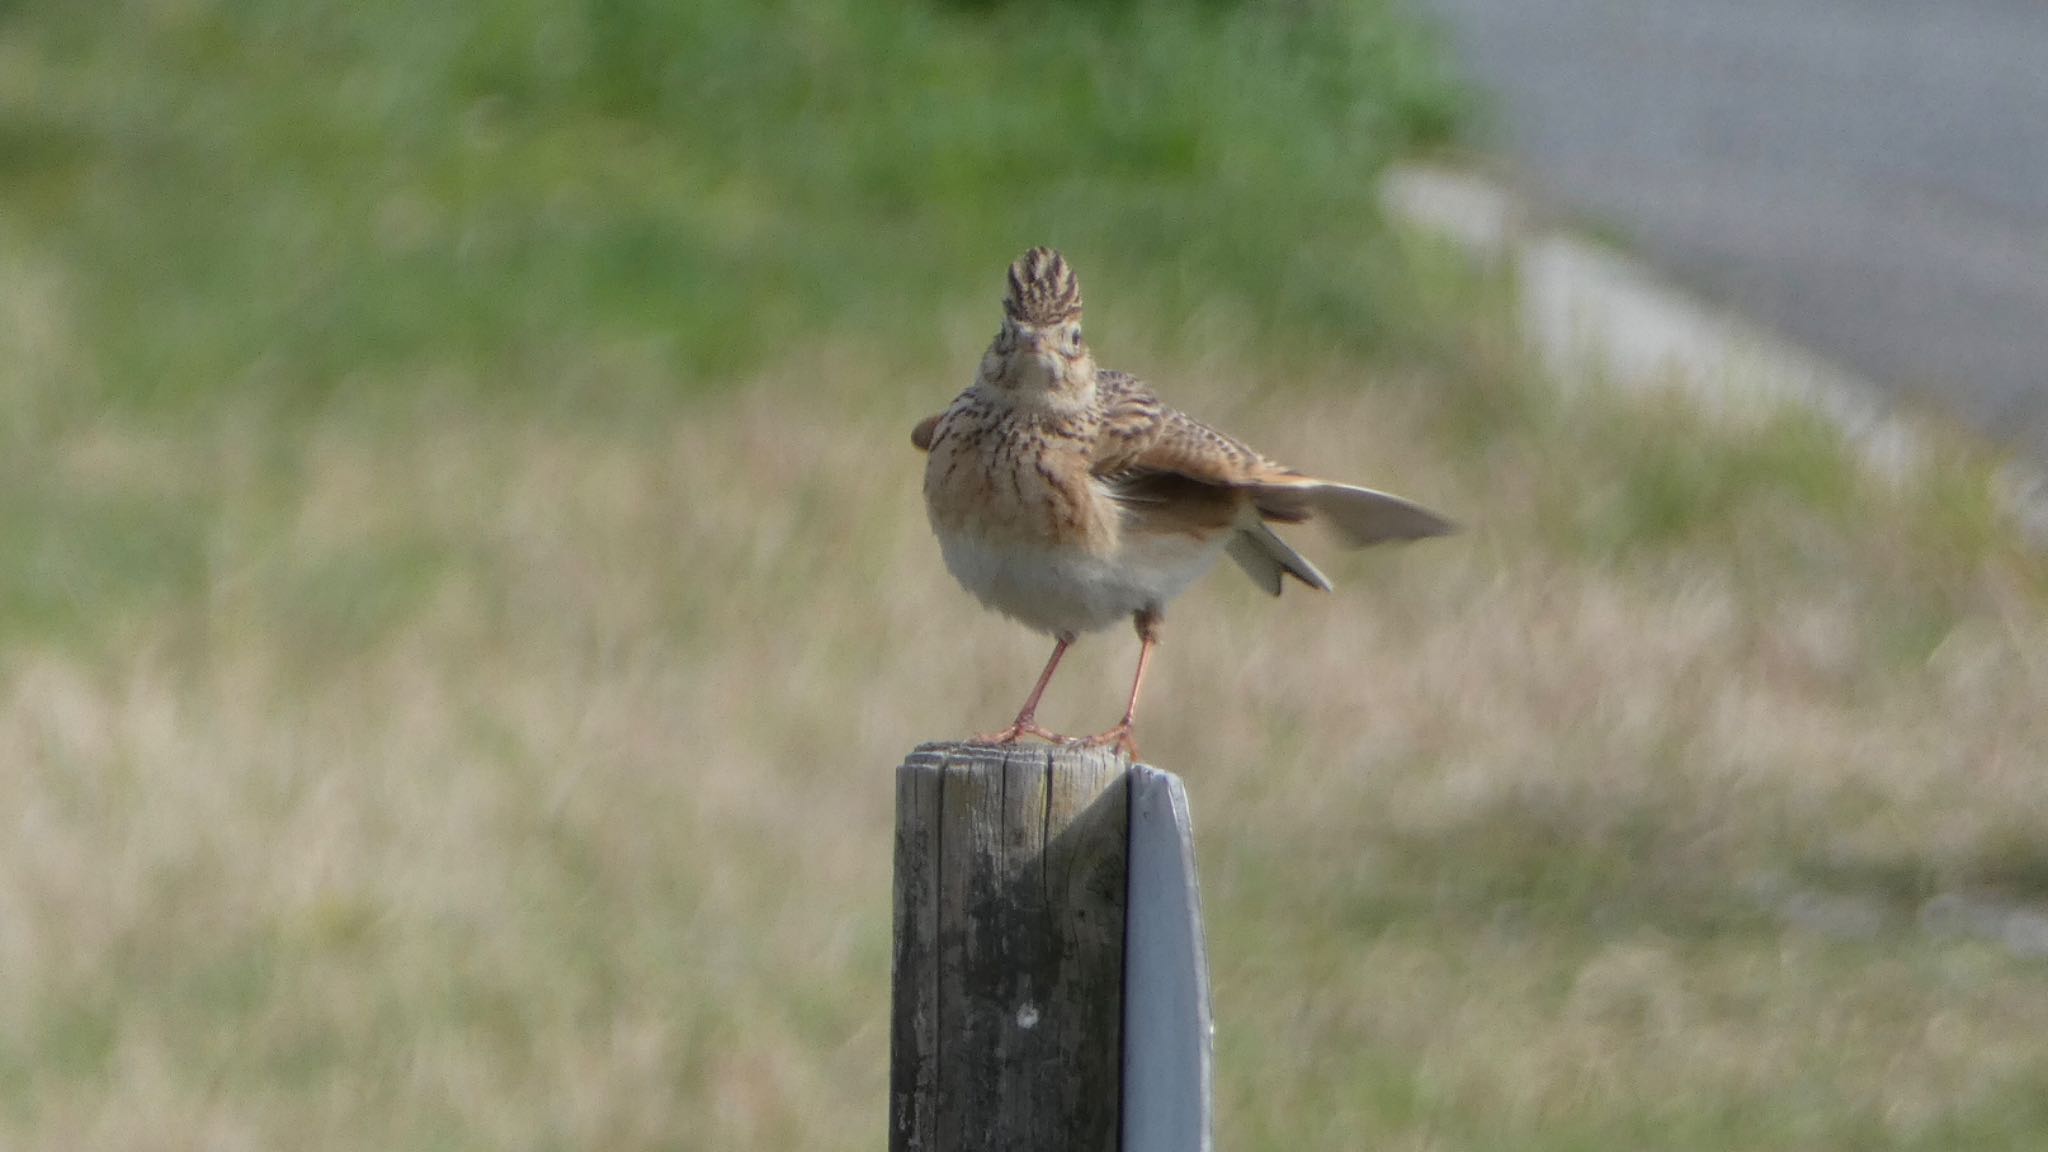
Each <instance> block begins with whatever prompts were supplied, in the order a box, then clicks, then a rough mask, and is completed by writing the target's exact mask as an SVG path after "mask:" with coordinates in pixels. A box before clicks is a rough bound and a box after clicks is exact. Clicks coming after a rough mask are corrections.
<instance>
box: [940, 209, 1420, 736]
mask: <svg viewBox="0 0 2048 1152" xmlns="http://www.w3.org/2000/svg"><path fill="white" fill-rule="evenodd" d="M910 438H911V442H912V443H913V444H915V445H917V447H919V448H921V449H924V450H926V451H927V452H929V453H930V456H929V458H928V459H927V460H926V461H925V472H924V498H925V508H926V511H927V512H928V513H929V514H930V517H931V524H932V531H933V532H934V533H935V534H937V536H938V538H939V550H940V551H941V552H942V553H943V554H944V556H945V559H946V567H947V569H948V570H950V571H951V572H952V573H953V576H954V578H955V579H957V580H959V581H960V583H961V585H962V586H964V587H965V588H966V589H967V590H968V591H969V592H972V593H974V595H975V596H976V597H977V598H979V599H980V600H981V602H982V603H983V604H985V605H987V606H988V607H990V608H993V609H995V610H996V611H998V612H1001V613H1003V614H1004V615H1006V616H1009V617H1011V618H1013V619H1015V620H1017V621H1019V622H1020V623H1023V624H1025V625H1028V626H1029V627H1032V628H1035V629H1037V630H1038V631H1041V632H1044V633H1047V634H1049V635H1050V636H1052V637H1053V640H1054V645H1053V650H1052V658H1051V659H1050V660H1047V661H1046V664H1045V671H1044V672H1042V673H1040V674H1039V677H1038V683H1037V685H1036V686H1034V687H1033V688H1032V689H1031V695H1030V697H1029V698H1027V699H1026V700H1025V701H1024V707H1023V708H1022V709H1021V710H1020V711H1019V712H1018V713H1017V719H1016V720H1015V721H1014V722H1013V723H1012V724H1011V725H1010V726H1009V727H1008V728H1005V729H1003V730H1002V731H1001V732H995V733H990V734H988V735H986V736H979V737H976V739H977V740H979V741H984V742H994V743H1001V744H1008V743H1014V742H1016V741H1018V740H1021V739H1023V738H1024V737H1026V736H1036V737H1038V738H1040V739H1044V740H1050V741H1054V742H1056V743H1072V742H1075V741H1074V740H1073V739H1072V738H1071V737H1066V736H1061V735H1058V734H1056V733H1053V732H1049V731H1047V730H1046V729H1045V728H1043V727H1041V726H1040V725H1039V724H1038V721H1037V712H1038V702H1039V698H1040V697H1042V696H1043V695H1044V694H1045V686H1046V685H1047V684H1048V683H1050V682H1051V681H1052V674H1053V670H1054V669H1056V668H1058V667H1059V663H1060V657H1061V656H1063V655H1065V654H1066V651H1067V647H1068V645H1070V644H1072V643H1073V642H1074V639H1075V637H1077V636H1079V635H1080V634H1081V633H1083V632H1094V631H1097V630H1099V629H1103V628H1107V627H1110V626H1111V625H1113V624H1115V623H1116V622H1117V621H1119V620H1125V619H1128V620H1132V621H1134V622H1135V623H1136V625H1137V629H1138V639H1139V648H1138V670H1137V673H1136V675H1134V676H1133V677H1132V678H1131V695H1130V700H1129V702H1128V703H1127V704H1126V705H1125V707H1124V717H1123V720H1122V721H1121V722H1119V723H1118V724H1117V725H1116V726H1115V727H1113V728H1111V729H1109V730H1108V731H1107V732H1104V733H1102V734H1101V735H1099V736H1092V737H1089V738H1087V739H1086V740H1085V741H1083V742H1085V743H1089V744H1113V745H1116V746H1117V747H1119V748H1121V749H1123V750H1124V751H1125V752H1127V753H1131V754H1133V755H1135V753H1136V742H1135V741H1134V739H1133V738H1132V731H1131V730H1132V724H1133V723H1134V722H1135V719H1136V715H1137V711H1138V693H1139V692H1140V691H1141V690H1143V688H1144V686H1145V666H1146V664H1147V663H1148V662H1150V660H1151V658H1152V648H1153V645H1154V644H1156V643H1157V642H1158V637H1159V621H1160V617H1161V613H1162V612H1163V611H1164V609H1165V607H1166V602H1167V601H1168V600H1171V599H1173V598H1174V597H1175V596H1177V595H1179V594H1180V593H1181V592H1182V591H1184V590H1185V589H1186V588H1187V586H1188V585H1189V584H1191V583H1193V582H1194V580H1195V578H1196V577H1198V576H1200V575H1201V574H1202V573H1203V572H1205V571H1207V570H1208V569H1209V566H1210V565H1212V564H1214V563H1215V562H1216V558H1217V557H1218V556H1221V555H1224V554H1226V553H1227V554H1228V555H1229V556H1230V558H1231V559H1232V560H1235V561H1236V562H1237V564H1238V566H1239V567H1240V568H1243V569H1244V570H1245V572H1246V574H1248V575H1249V576H1251V578H1252V580H1253V581H1254V582H1255V583H1257V584H1258V585H1259V587H1261V588H1264V589H1265V590H1266V591H1267V592H1270V593H1272V594H1273V595H1275V596H1278V595H1279V594H1280V586H1281V584H1282V582H1283V580H1284V578H1285V577H1289V576H1292V577H1293V578H1294V579H1296V580H1299V581H1301V582H1302V583H1303V584H1306V585H1308V586H1309V587H1311V588H1318V589H1322V590H1324V591H1328V590H1329V588H1330V582H1329V580H1328V579H1326V578H1324V576H1323V574H1322V573H1321V572H1318V571H1316V569H1315V565H1313V564H1310V563H1309V562H1308V561H1307V560H1304V559H1302V557H1301V556H1300V555H1299V554H1298V553H1296V552H1295V551H1294V549H1292V548H1290V547H1288V546H1287V543H1286V542H1285V541H1283V540H1281V539H1280V537H1279V536H1277V535H1275V534H1274V533H1273V530H1272V529H1271V528H1269V527H1267V524H1268V523H1279V524H1299V523H1302V522H1304V521H1308V520H1321V521H1322V522H1324V523H1326V524H1327V525H1329V526H1330V528H1332V529H1333V530H1334V531H1335V532H1336V535H1337V536H1338V538H1339V539H1340V540H1342V541H1343V542H1344V543H1345V544H1347V545H1350V546H1351V547H1354V548H1359V547H1364V546H1365V545H1368V544H1377V543H1380V542H1382V541H1388V540H1417V539H1421V538H1423V537H1427V536H1442V535H1446V534H1447V533H1449V532H1451V531H1453V526H1452V524H1451V523H1450V521H1448V520H1445V519H1444V518H1443V517H1441V516H1438V515H1437V514H1436V513H1434V512H1430V511H1428V510H1427V509H1425V508H1422V507H1419V506H1418V505H1415V504H1411V503H1409V502H1408V501H1406V500H1403V499H1401V498H1400V497H1398V496H1390V495H1388V494H1387V493H1385V492H1375V491H1373V490H1372V489H1370V488H1356V487H1352V486H1351V485H1348V484H1334V483H1331V482H1329V481H1327V480H1318V479H1316V478H1315V477H1313V476H1304V475H1302V474H1301V473H1299V472H1296V471H1294V470H1293V469H1291V468H1286V467H1282V466H1281V465H1279V464H1276V463H1274V462H1273V461H1271V460H1268V459H1266V458H1265V457H1264V456H1261V455H1259V454H1258V453H1257V452H1254V451H1252V450H1251V449H1250V448H1248V447H1246V446H1245V445H1244V444H1242V443H1240V442H1239V441H1237V440H1234V439H1232V438H1231V437H1229V436H1226V435H1224V434H1223V433H1221V432H1218V431H1216V430H1215V429H1213V428H1210V427H1209V426H1207V425H1205V424H1202V423H1199V422H1197V421H1195V420H1193V419H1191V418H1189V417H1187V416H1184V415H1182V414H1181V413H1179V412H1176V411H1174V410H1173V409H1172V408H1169V407H1167V406H1166V405H1165V404H1163V403H1161V402H1160V400H1159V398H1158V397H1157V396H1155V395H1153V394H1152V390H1151V389H1149V388H1147V387H1146V386H1145V385H1144V384H1143V383H1142V382H1141V381H1139V380H1138V378H1137V377H1135V376H1132V375H1130V374H1129V373H1125V372H1114V371H1110V370H1108V369H1104V368H1099V367H1097V366H1096V363H1095V357H1094V356H1093V355H1092V354H1091V353H1090V351H1089V348H1088V342H1087V341H1086V340H1085V339H1084V338H1083V337H1082V334H1081V282H1080V281H1079V280H1078V279H1076V278H1075V276H1074V271H1073V269H1072V268H1070V267H1069V266H1068V265H1067V262H1066V260H1065V259H1064V258H1063V257H1061V256H1060V254H1059V253H1058V252H1056V251H1054V250H1052V249H1050V248H1033V249H1031V250H1030V251H1029V252H1026V253H1025V254H1024V255H1023V256H1021V257H1019V258H1018V259H1017V261H1016V262H1015V263H1014V264H1011V265H1010V278H1009V291H1008V293H1007V294H1006V295H1005V297H1004V299H1003V324H1002V327H1001V328H1000V329H998V330H997V331H996V337H995V340H994V342H993V343H991V344H990V345H989V348H988V351H987V352H986V353H984V354H983V356H982V358H981V367H980V369H979V370H978V371H976V373H975V376H974V383H973V384H972V385H970V386H969V387H968V389H967V390H966V391H965V392H962V393H961V394H960V395H959V397H958V398H957V399H955V400H954V401H953V403H952V405H951V406H950V407H948V408H947V409H946V410H945V411H944V412H941V413H940V414H938V415H936V416H931V417H927V418H926V419H924V420H922V421H920V422H919V423H918V425H917V428H916V429H915V430H914V431H913V432H912V433H911V437H910Z"/></svg>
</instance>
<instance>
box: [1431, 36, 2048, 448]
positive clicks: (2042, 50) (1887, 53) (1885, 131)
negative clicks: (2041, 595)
mask: <svg viewBox="0 0 2048 1152" xmlns="http://www.w3.org/2000/svg"><path fill="white" fill-rule="evenodd" d="M1419 3H1420V6H1421V7H1422V8H1423V9H1425V10H1427V11H1433V12H1434V13H1435V14H1436V15H1437V17H1438V18H1439V19H1440V21H1441V22H1442V23H1443V24H1444V26H1445V28H1446V31H1447V32H1448V33H1449V35H1450V40H1451V43H1452V45H1453V47H1454V48H1455V49H1456V50H1457V52H1458V55H1459V57H1460V59H1461V61H1462V63H1463V65H1464V67H1465V69H1466V71H1467V74H1468V75H1469V76H1470V77H1472V78H1473V79H1475V80H1476V81H1477V82H1478V83H1479V84H1480V85H1481V86H1482V87H1483V88H1486V89H1488V90H1490V92H1491V94H1492V98H1493V100H1492V106H1491V110H1490V116H1491V118H1492V125H1491V135H1492V136H1493V138H1494V139H1493V143H1495V144H1497V145H1498V146H1500V147H1501V148H1502V149H1503V150H1504V151H1505V152H1506V153H1507V154H1508V155H1509V156H1511V157H1512V158H1513V159H1514V160H1515V161H1516V163H1517V166H1518V167H1519V168H1520V170H1521V171H1522V172H1523V173H1524V175H1525V177H1526V178H1527V180H1528V182H1529V183H1530V184H1531V185H1532V186H1533V187H1534V188H1535V190H1536V191H1537V192H1538V193H1539V194H1540V195H1541V196H1543V197H1544V198H1547V199H1548V200H1549V201H1550V202H1551V203H1553V204H1554V205H1556V206H1558V207H1560V208H1562V209H1564V210H1565V211H1566V212H1567V214H1569V215H1571V216H1573V217H1576V218H1578V219H1580V220H1581V221H1586V222H1592V223H1595V224H1597V225H1598V226H1600V227H1602V228H1605V229H1608V230H1611V231H1612V232H1614V233H1616V234H1618V235H1620V236H1622V237H1625V238H1626V239H1627V240H1628V242H1629V243H1630V244H1631V246H1632V247H1633V248H1635V250H1637V251H1638V252H1640V253H1641V254H1643V255H1644V256H1646V257H1648V258H1649V259H1650V260H1651V261H1652V262H1654V263H1657V264H1659V265H1661V266H1663V267H1664V268H1665V269H1667V270H1668V271H1669V272H1670V273H1671V274H1672V275H1673V276H1674V278H1676V279H1678V280H1679V281H1681V282H1683V283H1685V284H1687V285H1689V286H1691V287H1693V288H1694V289H1696V290H1698V291H1700V292H1701V293H1702V294H1703V295H1706V296H1708V297H1710V298H1713V299H1717V300H1720V301H1723V302H1725V303H1727V304H1729V305H1730V306H1732V307H1734V308H1735V309H1737V310H1738V311H1740V312H1743V313H1745V314H1746V315H1748V316H1750V317H1752V318H1754V319H1756V320H1759V321H1761V322H1763V323H1764V324H1766V325H1768V326H1770V327H1773V328H1775V329H1776V330H1778V331H1779V332H1781V333H1783V334H1785V335H1786V336H1789V337H1791V338H1792V339H1794V340H1796V341H1799V342H1801V343H1804V344H1805V345H1807V346H1808V347H1810V348H1813V349H1815V350H1817V351H1819V352H1821V353H1823V354H1825V355H1828V356H1830V357H1832V358H1834V359H1836V360H1837V361H1839V362H1841V363H1843V364H1845V365H1847V366H1849V367H1850V368H1852V369H1854V370H1856V371H1858V372H1859V373H1861V374H1863V375H1865V376H1868V377H1870V378H1871V379H1873V380H1875V381H1877V382H1878V383H1879V384H1881V385H1883V386H1885V387H1888V388H1891V389H1895V390H1898V391H1900V392H1902V393H1903V394H1905V395H1908V396H1912V397H1915V398H1920V399H1924V400H1926V401H1927V403H1926V405H1925V406H1927V407H1932V408H1936V409H1940V410H1946V411H1948V412H1950V413H1952V414H1954V415H1955V416H1957V417H1959V418H1960V419H1962V420H1963V421H1964V422H1965V423H1969V424H1973V425H1975V426H1977V427H1979V428H1982V429H1984V430H1986V431H1989V432H1991V433H1993V434H1994V435H1996V436H1999V437H2001V438H2004V439H2006V440H2007V441H2009V442H2011V443H2013V444H2014V445H2015V446H2016V447H2020V448H2022V449H2024V450H2025V451H2026V452H2028V453H2029V454H2031V455H2033V456H2034V457H2035V458H2036V459H2037V460H2048V0H1419Z"/></svg>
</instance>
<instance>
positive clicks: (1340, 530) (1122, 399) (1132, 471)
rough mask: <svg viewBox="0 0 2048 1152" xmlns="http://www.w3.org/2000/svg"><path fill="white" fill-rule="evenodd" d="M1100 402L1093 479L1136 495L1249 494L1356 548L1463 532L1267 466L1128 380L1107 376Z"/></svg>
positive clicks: (1366, 492) (1264, 510)
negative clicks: (1323, 526)
mask: <svg viewBox="0 0 2048 1152" xmlns="http://www.w3.org/2000/svg"><path fill="white" fill-rule="evenodd" d="M1096 397H1097V400H1098V402H1099V403H1100V404H1101V406H1102V410H1103V423H1102V428H1101V431H1100V432H1099V433H1098V434H1097V437H1096V447H1095V466H1094V473H1095V475H1096V476H1098V477H1101V478H1102V479H1104V480H1106V481H1109V482H1110V483H1112V484H1114V485H1115V486H1116V487H1118V488H1119V489H1122V490H1125V491H1127V492H1129V493H1131V494H1133V495H1136V494H1137V493H1141V492H1151V491H1155V490H1158V489H1160V488H1161V487H1164V486H1174V487H1180V488H1182V489H1183V490H1185V489H1186V488H1190V487H1202V486H1206V487H1209V488H1212V489H1226V490H1234V491H1238V492H1248V493H1250V494H1251V498H1252V503H1253V505H1254V506H1255V507H1256V508H1257V509H1258V512H1259V516H1260V518H1261V519H1264V520H1270V521H1274V522H1277V523H1282V524H1299V523H1301V522H1303V521H1305V520H1311V519H1321V520H1323V521H1324V522H1326V523H1328V524H1329V525H1330V527H1331V528H1332V529H1333V530H1335V532H1336V533H1337V535H1338V537H1339V539H1341V540H1342V541H1343V542H1344V543H1346V544H1348V545H1350V546H1352V547H1354V548H1356V547H1362V546H1364V545H1367V544H1376V543H1379V542H1380V541H1383V540H1416V539H1421V538H1423V537H1426V536H1442V535H1445V534H1447V533H1449V532H1452V531H1455V530H1456V528H1455V526H1454V525H1453V524H1452V523H1451V522H1450V521H1448V520H1446V519H1444V518H1443V517H1441V516H1438V515H1437V514H1436V513H1434V512H1431V511H1429V510H1428V509H1426V508H1423V507H1421V506H1420V505H1417V504H1414V503H1411V502H1410V501H1407V500H1403V499H1402V498H1400V497H1399V496H1394V495H1391V494H1389V493H1385V492H1378V491H1374V490H1373V489H1370V488H1358V487H1354V486H1352V485H1349V484H1333V483H1331V482H1329V481H1327V480H1320V479H1317V478H1316V477H1314V476H1305V475H1303V474H1302V473H1300V472H1297V471H1295V470H1294V469H1292V468H1288V467H1286V466H1284V465H1281V464H1278V463H1275V462H1274V461H1272V460H1268V459H1267V458H1266V457H1264V456H1261V455H1259V454H1258V453H1257V452H1255V451H1253V450H1252V448H1251V447H1250V446H1248V445H1246V444H1245V443H1243V442H1242V441H1239V440H1236V439H1234V438H1232V437H1230V436H1226V435H1224V434H1223V433H1221V432H1218V431H1216V430H1215V429H1214V428H1211V427H1209V426H1208V425H1206V424H1203V423H1202V422H1201V421H1199V420H1195V419H1194V418H1192V417H1190V416H1187V415H1184V414H1182V413H1180V412H1177V411H1175V410H1173V409H1172V408H1169V407H1167V406H1166V405H1165V404H1163V403H1161V402H1160V400H1159V398H1158V397H1157V396H1155V395H1153V394H1152V391H1151V389H1149V388H1147V387H1145V385H1144V383H1143V382H1142V381H1140V380H1138V379H1137V378H1136V377H1134V376H1131V375H1129V374H1128V373H1124V372H1103V373H1100V374H1099V375H1098V376H1097V377H1096Z"/></svg>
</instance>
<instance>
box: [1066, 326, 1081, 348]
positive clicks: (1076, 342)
mask: <svg viewBox="0 0 2048 1152" xmlns="http://www.w3.org/2000/svg"><path fill="white" fill-rule="evenodd" d="M1067 347H1068V348H1070V349H1072V350H1073V351H1075V352H1079V351H1080V350H1081V327H1080V325H1078V324H1077V325H1075V326H1074V327H1072V328H1069V329H1067Z"/></svg>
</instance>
